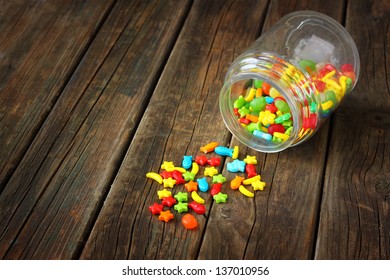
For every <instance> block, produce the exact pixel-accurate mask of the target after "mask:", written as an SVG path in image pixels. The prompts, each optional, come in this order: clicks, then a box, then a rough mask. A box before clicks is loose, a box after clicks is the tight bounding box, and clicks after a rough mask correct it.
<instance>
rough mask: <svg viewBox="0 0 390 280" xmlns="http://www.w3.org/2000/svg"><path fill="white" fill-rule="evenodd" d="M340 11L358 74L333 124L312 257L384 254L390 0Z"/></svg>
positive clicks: (389, 228)
mask: <svg viewBox="0 0 390 280" xmlns="http://www.w3.org/2000/svg"><path fill="white" fill-rule="evenodd" d="M347 11H348V12H347V16H346V28H347V29H348V31H349V32H350V34H351V35H352V37H353V38H354V39H355V42H356V44H357V47H358V49H359V50H360V59H361V74H360V79H359V82H358V84H357V86H356V88H355V89H354V91H353V92H352V93H351V95H350V96H348V98H347V99H346V100H345V103H344V104H342V106H341V107H340V108H339V109H338V111H337V112H336V114H335V117H334V122H333V124H332V133H331V135H332V137H331V142H330V148H329V151H328V154H329V155H328V160H327V165H326V172H325V181H324V191H323V193H324V196H323V203H322V208H321V219H320V225H319V233H318V240H317V246H316V248H317V250H316V255H315V256H316V258H318V259H390V199H389V198H390V158H389V155H390V98H389V95H390V86H389V85H390V83H389V82H390V73H389V69H390V54H389V50H390V28H389V27H390V3H389V1H373V2H368V1H348V6H347Z"/></svg>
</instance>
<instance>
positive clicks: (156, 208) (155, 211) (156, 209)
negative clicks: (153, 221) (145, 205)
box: [149, 203, 164, 215]
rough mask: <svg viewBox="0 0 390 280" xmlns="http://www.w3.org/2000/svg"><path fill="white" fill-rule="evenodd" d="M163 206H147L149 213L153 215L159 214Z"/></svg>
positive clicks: (156, 204)
mask: <svg viewBox="0 0 390 280" xmlns="http://www.w3.org/2000/svg"><path fill="white" fill-rule="evenodd" d="M163 207H164V205H162V204H158V203H154V204H153V205H152V206H149V211H150V212H151V213H152V214H153V215H155V214H160V213H161V211H162V210H163Z"/></svg>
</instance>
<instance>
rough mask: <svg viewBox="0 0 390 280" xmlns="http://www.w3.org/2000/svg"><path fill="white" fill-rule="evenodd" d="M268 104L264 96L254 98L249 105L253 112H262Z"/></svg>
mask: <svg viewBox="0 0 390 280" xmlns="http://www.w3.org/2000/svg"><path fill="white" fill-rule="evenodd" d="M266 105H267V101H266V100H265V98H264V97H263V96H261V97H258V98H254V99H253V100H252V101H251V103H250V106H249V109H250V110H251V111H253V112H260V111H263V110H264V109H265V106H266Z"/></svg>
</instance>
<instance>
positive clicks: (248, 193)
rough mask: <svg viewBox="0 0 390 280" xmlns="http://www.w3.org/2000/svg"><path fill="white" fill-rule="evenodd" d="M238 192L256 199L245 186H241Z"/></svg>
mask: <svg viewBox="0 0 390 280" xmlns="http://www.w3.org/2000/svg"><path fill="white" fill-rule="evenodd" d="M238 190H239V191H240V193H242V194H243V195H245V196H247V197H254V196H255V194H254V193H253V192H251V191H249V190H247V189H246V188H245V187H244V186H243V185H241V186H240V187H239V188H238Z"/></svg>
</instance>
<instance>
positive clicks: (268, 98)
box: [265, 96, 274, 104]
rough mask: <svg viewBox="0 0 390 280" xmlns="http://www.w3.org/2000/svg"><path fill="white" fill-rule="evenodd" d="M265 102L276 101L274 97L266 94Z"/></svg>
mask: <svg viewBox="0 0 390 280" xmlns="http://www.w3.org/2000/svg"><path fill="white" fill-rule="evenodd" d="M265 102H267V104H272V103H274V99H273V98H272V97H271V96H266V97H265Z"/></svg>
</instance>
